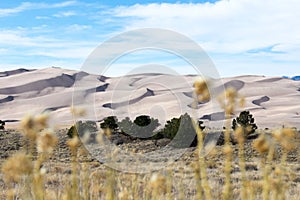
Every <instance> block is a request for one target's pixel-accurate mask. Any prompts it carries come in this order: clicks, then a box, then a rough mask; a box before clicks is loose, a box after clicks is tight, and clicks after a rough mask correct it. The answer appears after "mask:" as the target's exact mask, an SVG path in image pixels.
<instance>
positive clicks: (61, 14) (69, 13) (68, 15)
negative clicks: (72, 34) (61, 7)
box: [53, 11, 77, 18]
mask: <svg viewBox="0 0 300 200" xmlns="http://www.w3.org/2000/svg"><path fill="white" fill-rule="evenodd" d="M76 15H77V13H76V12H74V11H64V12H59V13H57V14H54V15H53V16H54V17H58V18H60V17H72V16H76Z"/></svg>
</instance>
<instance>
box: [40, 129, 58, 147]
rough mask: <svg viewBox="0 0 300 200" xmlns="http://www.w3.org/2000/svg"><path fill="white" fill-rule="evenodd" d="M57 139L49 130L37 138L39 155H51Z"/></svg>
mask: <svg viewBox="0 0 300 200" xmlns="http://www.w3.org/2000/svg"><path fill="white" fill-rule="evenodd" d="M57 142H58V139H57V137H56V135H55V134H54V131H53V130H51V129H45V130H43V131H42V132H41V134H40V135H39V136H38V138H37V150H38V152H40V153H51V152H52V151H53V149H54V147H55V146H56V144H57Z"/></svg>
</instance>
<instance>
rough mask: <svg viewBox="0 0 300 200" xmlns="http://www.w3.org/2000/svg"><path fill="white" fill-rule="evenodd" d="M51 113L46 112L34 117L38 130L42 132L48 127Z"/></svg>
mask: <svg viewBox="0 0 300 200" xmlns="http://www.w3.org/2000/svg"><path fill="white" fill-rule="evenodd" d="M48 120H49V113H47V112H44V113H42V114H39V115H36V116H35V117H34V124H35V126H37V127H36V128H37V129H39V130H41V129H44V128H47V127H48Z"/></svg>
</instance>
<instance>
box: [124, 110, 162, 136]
mask: <svg viewBox="0 0 300 200" xmlns="http://www.w3.org/2000/svg"><path fill="white" fill-rule="evenodd" d="M118 125H119V127H120V130H121V131H122V133H123V134H125V135H129V136H131V137H133V138H140V139H149V138H152V136H153V135H154V131H155V129H156V128H157V127H158V126H159V125H160V124H159V122H158V120H157V119H154V118H150V116H147V115H141V116H138V117H136V118H135V120H134V121H133V122H132V121H131V120H130V119H129V117H126V118H125V119H123V120H122V121H121V122H119V123H118Z"/></svg>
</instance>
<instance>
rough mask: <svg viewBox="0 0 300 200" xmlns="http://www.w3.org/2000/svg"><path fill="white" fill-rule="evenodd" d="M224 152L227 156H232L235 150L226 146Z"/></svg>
mask: <svg viewBox="0 0 300 200" xmlns="http://www.w3.org/2000/svg"><path fill="white" fill-rule="evenodd" d="M223 152H224V154H225V155H228V154H232V152H233V150H232V147H231V146H230V145H225V146H224V148H223Z"/></svg>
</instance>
